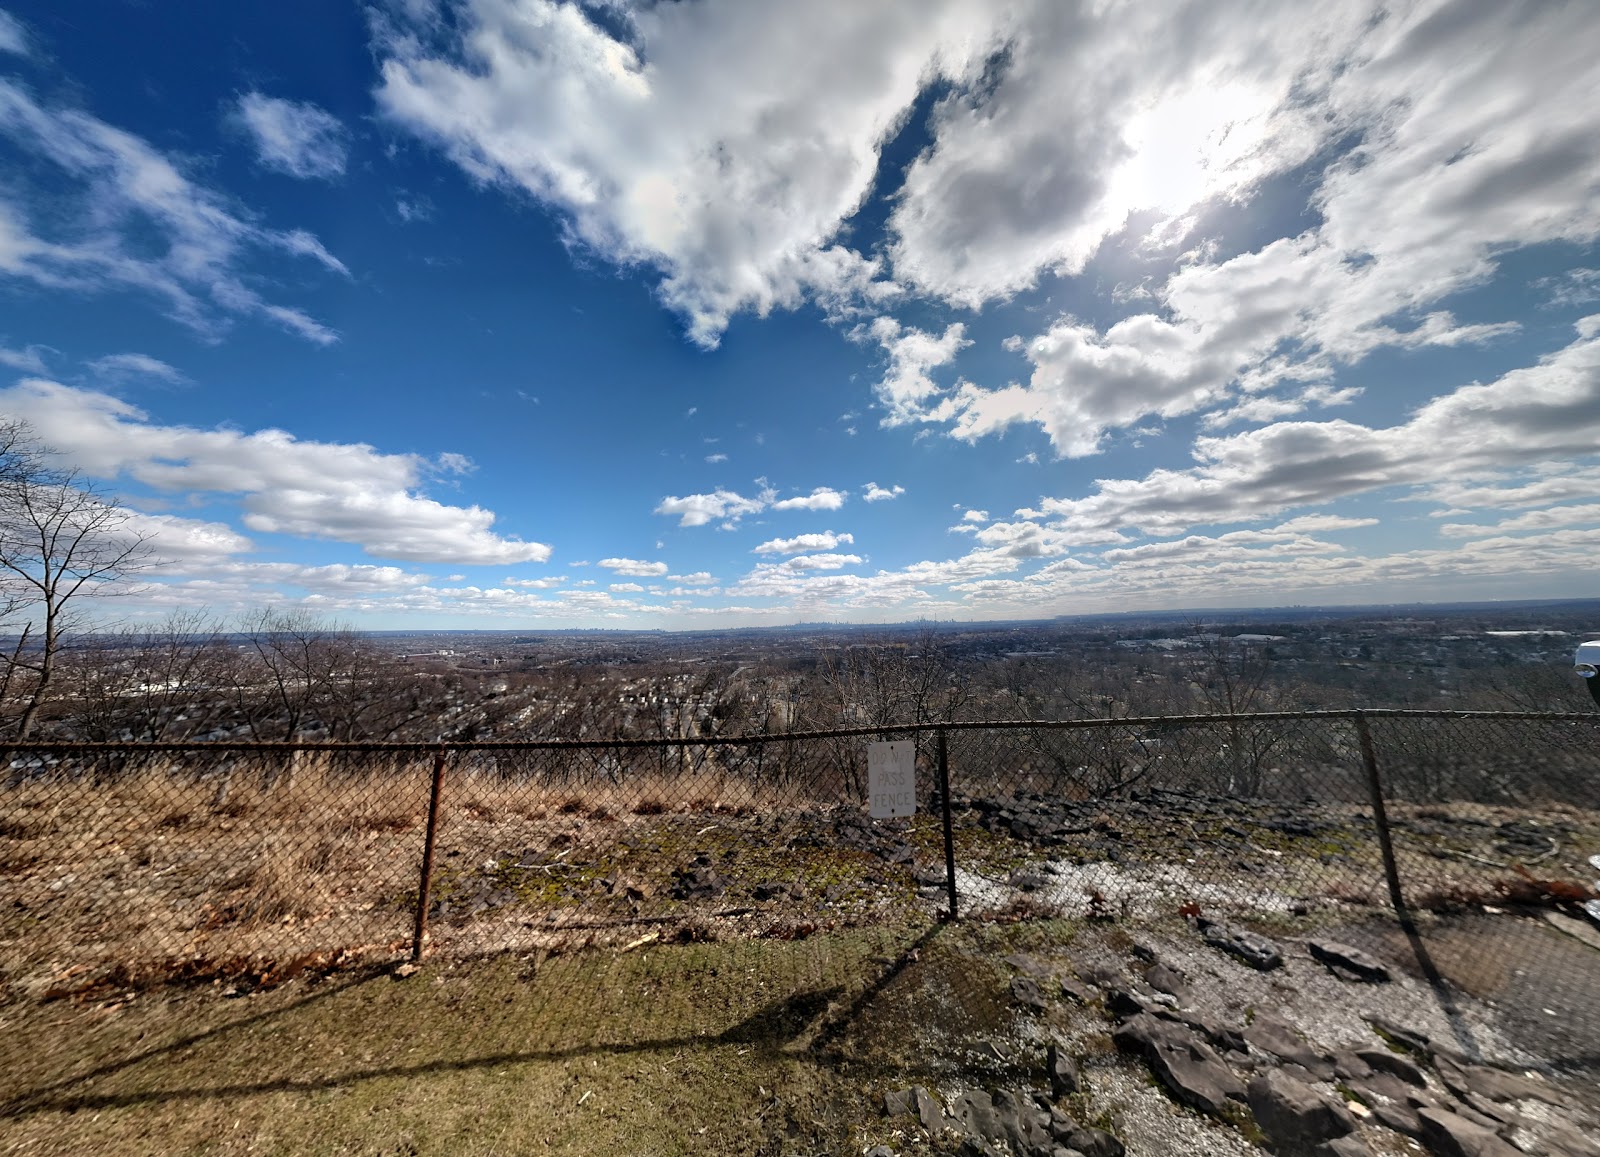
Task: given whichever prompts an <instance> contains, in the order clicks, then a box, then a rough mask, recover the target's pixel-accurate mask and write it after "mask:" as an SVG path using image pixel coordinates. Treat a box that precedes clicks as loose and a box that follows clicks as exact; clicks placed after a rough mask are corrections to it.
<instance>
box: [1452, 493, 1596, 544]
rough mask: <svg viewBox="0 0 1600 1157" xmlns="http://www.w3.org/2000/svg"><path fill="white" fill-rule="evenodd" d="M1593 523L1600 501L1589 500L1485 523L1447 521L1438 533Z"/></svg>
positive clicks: (1469, 535)
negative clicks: (1484, 524)
mask: <svg viewBox="0 0 1600 1157" xmlns="http://www.w3.org/2000/svg"><path fill="white" fill-rule="evenodd" d="M1593 525H1600V504H1597V503H1593V502H1590V503H1579V504H1576V505H1573V506H1552V507H1548V508H1546V509H1544V510H1530V511H1528V512H1527V513H1526V514H1519V515H1517V516H1516V517H1515V518H1505V519H1501V520H1500V521H1499V522H1496V523H1494V524H1493V525H1488V526H1478V525H1474V524H1471V523H1460V522H1447V523H1445V524H1444V525H1442V526H1440V527H1439V533H1440V534H1442V535H1444V536H1445V537H1447V538H1477V537H1479V536H1483V535H1492V534H1518V533H1521V532H1522V531H1526V530H1551V529H1554V528H1556V527H1561V526H1593Z"/></svg>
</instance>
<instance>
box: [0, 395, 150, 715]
mask: <svg viewBox="0 0 1600 1157" xmlns="http://www.w3.org/2000/svg"><path fill="white" fill-rule="evenodd" d="M128 518H129V516H128V512H127V511H126V510H124V509H123V508H122V507H121V506H120V505H118V503H117V502H116V501H115V500H114V499H112V498H110V497H108V496H107V495H105V494H104V493H102V492H101V491H99V490H98V489H97V488H95V487H94V486H93V485H92V484H89V483H87V482H86V481H85V480H84V479H83V478H82V477H81V476H79V474H78V473H77V472H76V471H72V470H60V469H57V468H55V467H52V466H50V465H49V463H48V451H47V450H46V449H45V448H44V447H42V446H41V445H40V444H39V442H38V440H37V439H36V438H35V437H34V435H33V432H32V430H31V429H30V428H29V427H28V425H27V424H26V423H24V422H20V421H15V420H8V421H4V422H0V576H3V588H4V592H5V593H4V598H5V602H6V604H7V605H6V609H8V610H9V611H10V613H11V615H12V616H13V617H16V616H18V615H23V616H26V617H27V620H28V622H27V625H26V626H25V627H24V629H23V632H24V637H23V638H22V639H21V640H19V642H18V644H17V646H16V647H15V649H14V650H13V651H12V652H11V654H10V655H9V656H7V659H6V662H7V675H6V680H5V682H6V685H7V686H6V690H7V691H8V692H10V693H13V694H19V698H20V699H21V701H22V704H23V707H22V714H21V716H20V718H19V719H18V720H17V724H16V734H17V738H19V739H26V738H28V736H29V735H30V734H32V732H33V729H34V727H35V725H36V724H37V722H38V719H39V712H40V710H41V708H42V707H43V706H44V703H45V701H46V698H47V697H48V695H49V694H50V692H51V690H52V687H53V684H54V682H55V677H56V663H57V658H58V656H59V653H60V650H61V640H62V638H63V636H64V634H65V633H66V632H67V630H68V628H69V626H70V625H71V619H70V618H69V615H70V614H71V612H72V611H74V610H75V609H76V606H75V600H77V599H78V597H79V596H80V595H85V596H86V595H94V594H101V593H105V592H106V591H108V590H110V589H115V587H116V585H117V584H118V583H119V582H120V581H121V580H124V579H126V578H128V577H129V576H131V575H132V574H134V573H136V572H137V571H139V570H140V569H141V568H142V567H143V566H144V565H145V564H146V563H147V562H148V561H149V557H150V551H149V546H148V543H147V541H146V539H145V537H144V536H143V535H141V534H138V533H135V532H132V531H130V529H129V527H128Z"/></svg>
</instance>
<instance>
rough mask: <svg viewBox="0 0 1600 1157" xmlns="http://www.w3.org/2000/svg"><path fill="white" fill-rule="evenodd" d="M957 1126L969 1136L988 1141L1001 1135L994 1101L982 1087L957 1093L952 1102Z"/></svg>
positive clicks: (951, 1106) (952, 1111)
mask: <svg viewBox="0 0 1600 1157" xmlns="http://www.w3.org/2000/svg"><path fill="white" fill-rule="evenodd" d="M950 1113H951V1115H952V1116H953V1117H954V1118H955V1125H956V1128H958V1129H960V1130H961V1131H962V1132H963V1133H965V1134H966V1135H967V1136H968V1137H971V1138H974V1139H977V1140H980V1141H987V1140H988V1139H989V1138H991V1137H998V1136H999V1135H1000V1120H999V1118H997V1117H996V1116H995V1115H994V1101H993V1099H991V1098H990V1096H989V1094H988V1093H986V1092H984V1091H983V1090H982V1089H968V1090H967V1091H966V1092H963V1093H957V1094H956V1097H955V1100H953V1101H952V1102H951V1103H950Z"/></svg>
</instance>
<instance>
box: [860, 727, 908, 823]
mask: <svg viewBox="0 0 1600 1157" xmlns="http://www.w3.org/2000/svg"><path fill="white" fill-rule="evenodd" d="M867 802H868V803H869V804H870V805H871V811H872V818H873V819H875V820H892V819H895V818H897V817H899V816H911V815H916V814H917V742H916V740H914V739H897V740H895V741H894V742H893V743H869V744H867Z"/></svg>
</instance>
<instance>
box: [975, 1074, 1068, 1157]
mask: <svg viewBox="0 0 1600 1157" xmlns="http://www.w3.org/2000/svg"><path fill="white" fill-rule="evenodd" d="M993 1104H994V1115H995V1120H996V1121H997V1122H998V1123H999V1125H1000V1129H1001V1133H1000V1135H999V1136H996V1137H992V1138H991V1140H994V1141H1004V1142H1006V1143H1007V1144H1009V1145H1010V1146H1011V1151H1012V1152H1013V1153H1018V1154H1027V1155H1029V1157H1032V1155H1033V1154H1046V1155H1047V1154H1050V1153H1051V1152H1053V1151H1054V1149H1055V1143H1054V1142H1055V1138H1054V1137H1052V1136H1051V1135H1050V1114H1049V1113H1048V1112H1046V1111H1045V1110H1043V1109H1041V1108H1039V1107H1038V1106H1037V1105H1035V1104H1034V1103H1033V1102H1032V1101H1031V1100H1029V1099H1028V1098H1027V1097H1025V1096H1023V1095H1022V1094H1021V1093H1013V1092H1010V1091H1008V1090H1005V1089H1001V1090H999V1091H998V1092H996V1093H995V1095H994V1100H993Z"/></svg>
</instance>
